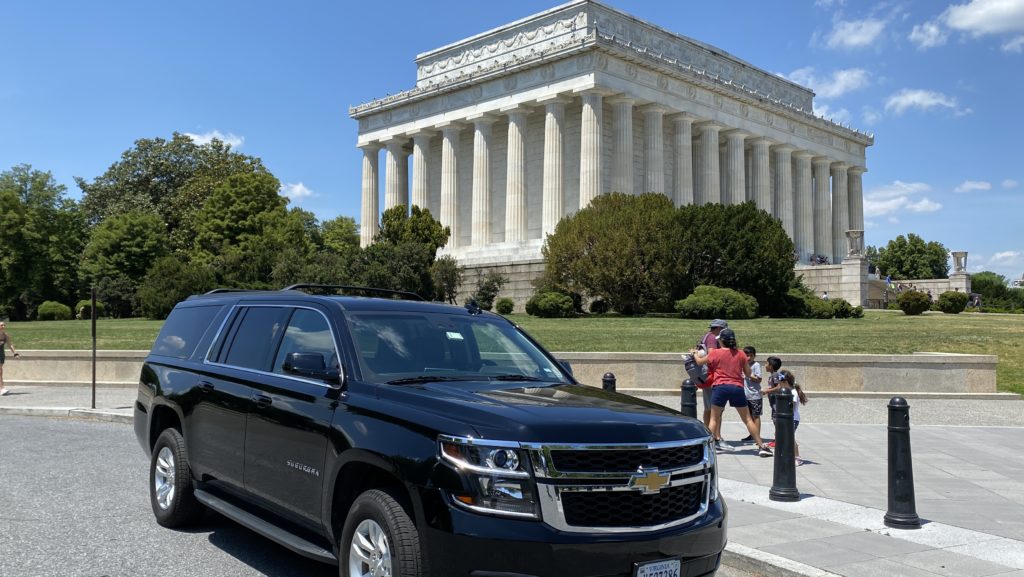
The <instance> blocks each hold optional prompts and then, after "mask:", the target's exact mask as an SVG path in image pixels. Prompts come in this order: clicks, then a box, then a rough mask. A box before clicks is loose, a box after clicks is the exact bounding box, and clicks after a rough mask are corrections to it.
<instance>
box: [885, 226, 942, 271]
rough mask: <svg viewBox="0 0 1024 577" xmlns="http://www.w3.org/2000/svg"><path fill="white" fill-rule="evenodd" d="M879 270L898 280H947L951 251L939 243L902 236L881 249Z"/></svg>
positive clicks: (913, 235) (910, 235) (909, 235)
mask: <svg viewBox="0 0 1024 577" xmlns="http://www.w3.org/2000/svg"><path fill="white" fill-rule="evenodd" d="M878 268H880V269H881V270H882V274H885V275H892V278H894V279H899V280H910V279H928V278H948V276H949V251H948V250H946V247H944V246H942V243H940V242H937V241H930V242H925V241H924V239H923V238H921V237H919V236H917V235H916V234H914V233H910V234H908V235H907V236H905V237H904V236H903V235H902V234H901V235H899V236H897V237H896V239H895V240H890V241H889V244H887V245H886V246H885V247H884V248H880V249H878Z"/></svg>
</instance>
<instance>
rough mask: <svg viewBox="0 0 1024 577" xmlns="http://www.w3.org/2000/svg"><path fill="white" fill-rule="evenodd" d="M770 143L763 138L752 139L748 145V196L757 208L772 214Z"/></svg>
mask: <svg viewBox="0 0 1024 577" xmlns="http://www.w3.org/2000/svg"><path fill="white" fill-rule="evenodd" d="M771 146H772V142H771V141H770V140H768V139H767V138H764V137H759V138H755V139H753V141H752V142H751V143H750V195H751V196H752V197H753V200H754V204H756V205H757V208H760V209H761V210H763V211H765V212H767V213H768V214H775V213H774V212H772V210H773V209H774V207H773V206H772V182H771V177H770V176H771V170H770V169H769V161H768V159H769V156H770V152H771Z"/></svg>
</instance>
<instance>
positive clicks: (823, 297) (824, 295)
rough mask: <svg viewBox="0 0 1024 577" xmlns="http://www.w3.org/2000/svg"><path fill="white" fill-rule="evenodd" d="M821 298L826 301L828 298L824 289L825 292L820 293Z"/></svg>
mask: <svg viewBox="0 0 1024 577" xmlns="http://www.w3.org/2000/svg"><path fill="white" fill-rule="evenodd" d="M821 300H823V301H827V300H828V291H825V294H823V295H821Z"/></svg>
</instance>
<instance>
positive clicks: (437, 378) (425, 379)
mask: <svg viewBox="0 0 1024 577" xmlns="http://www.w3.org/2000/svg"><path fill="white" fill-rule="evenodd" d="M473 380H477V379H472V378H467V377H448V376H445V375H421V376H419V377H407V378H404V379H395V380H393V381H388V382H387V384H389V385H417V384H420V383H439V382H442V381H473Z"/></svg>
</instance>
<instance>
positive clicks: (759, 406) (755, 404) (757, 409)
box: [747, 399, 764, 419]
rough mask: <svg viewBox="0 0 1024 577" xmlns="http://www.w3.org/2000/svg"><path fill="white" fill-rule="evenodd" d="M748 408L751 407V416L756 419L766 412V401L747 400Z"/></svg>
mask: <svg viewBox="0 0 1024 577" xmlns="http://www.w3.org/2000/svg"><path fill="white" fill-rule="evenodd" d="M747 406H748V407H750V416H751V417H754V418H755V419H756V418H757V417H760V416H761V414H762V413H763V412H764V399H747Z"/></svg>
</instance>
